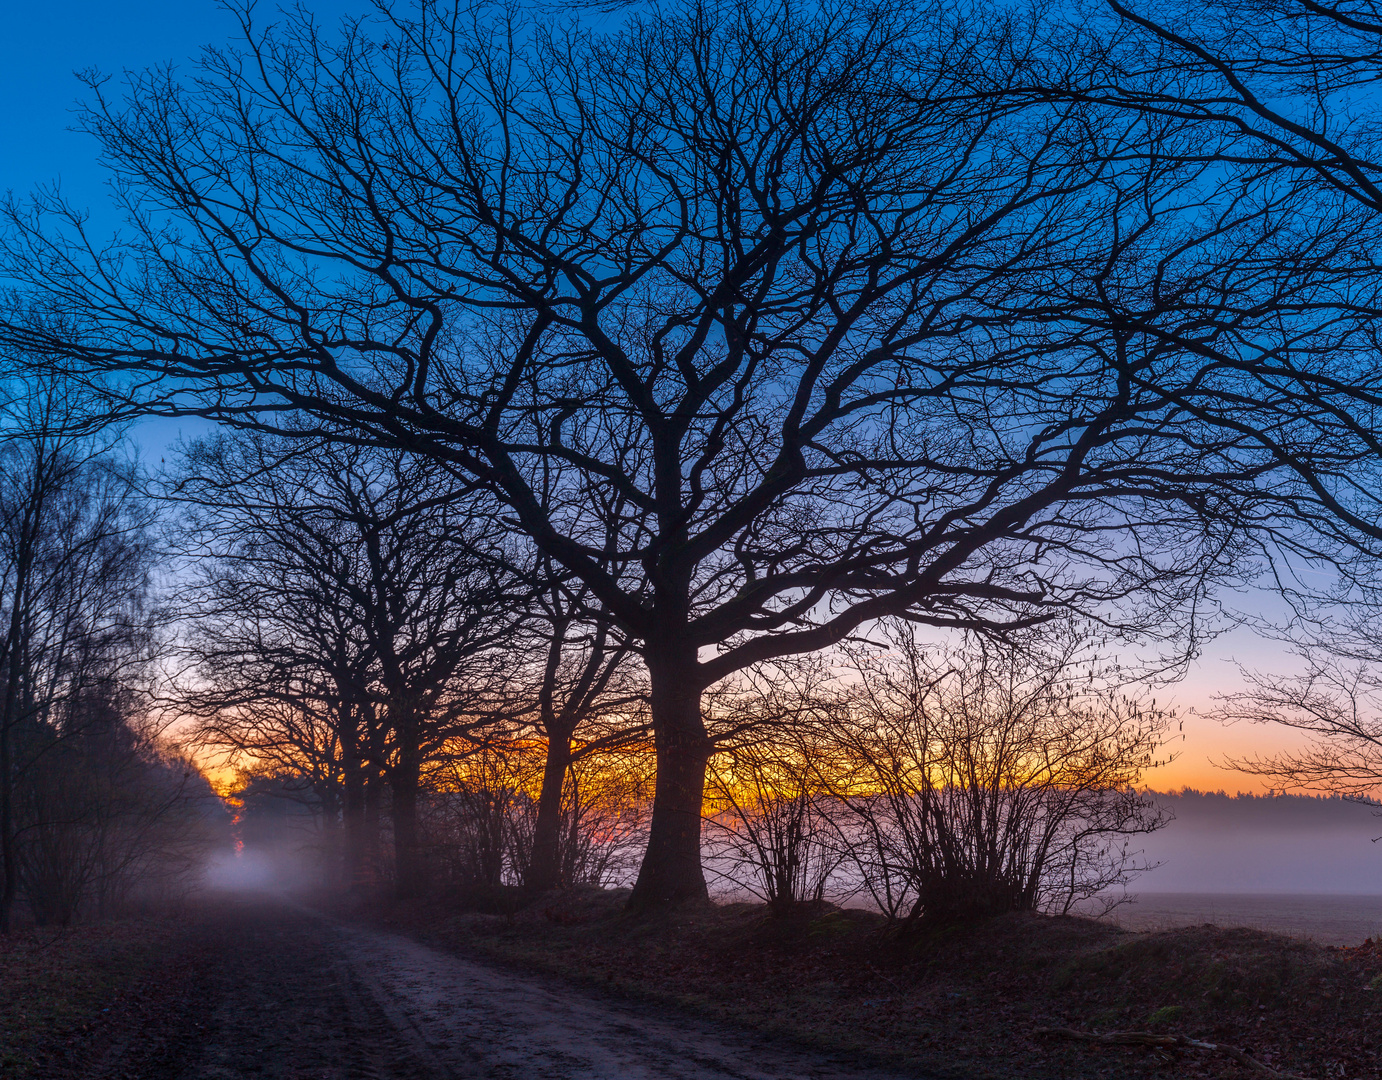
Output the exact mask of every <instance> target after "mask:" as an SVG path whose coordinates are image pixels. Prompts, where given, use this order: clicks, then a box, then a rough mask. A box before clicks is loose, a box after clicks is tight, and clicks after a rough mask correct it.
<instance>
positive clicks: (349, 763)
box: [341, 730, 365, 890]
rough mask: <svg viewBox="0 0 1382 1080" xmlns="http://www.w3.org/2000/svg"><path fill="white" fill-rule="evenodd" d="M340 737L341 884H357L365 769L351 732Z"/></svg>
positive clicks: (361, 856)
mask: <svg viewBox="0 0 1382 1080" xmlns="http://www.w3.org/2000/svg"><path fill="white" fill-rule="evenodd" d="M342 734H343V736H344V737H343V738H342V740H341V781H342V785H341V786H342V788H343V791H342V792H341V829H342V832H343V833H344V836H345V851H344V858H343V860H342V865H341V879H342V881H341V884H342V885H343V886H344V887H345V888H346V889H351V890H353V889H355V888H357V887H358V885H359V883H360V881H361V879H362V877H363V875H362V870H363V869H364V864H365V769H364V762H363V761H362V760H361V755H360V746H359V742H358V741H357V739H356V735H355V732H354V731H349V730H347V731H344V732H342Z"/></svg>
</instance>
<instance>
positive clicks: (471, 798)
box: [429, 739, 652, 888]
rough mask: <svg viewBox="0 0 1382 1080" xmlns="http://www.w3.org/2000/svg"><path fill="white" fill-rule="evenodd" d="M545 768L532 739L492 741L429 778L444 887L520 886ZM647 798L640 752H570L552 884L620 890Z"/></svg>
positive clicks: (432, 828)
mask: <svg viewBox="0 0 1382 1080" xmlns="http://www.w3.org/2000/svg"><path fill="white" fill-rule="evenodd" d="M546 764H547V748H546V746H544V745H543V743H542V742H541V741H540V740H533V739H510V740H502V741H501V740H495V741H493V742H490V743H488V744H486V745H483V746H480V747H472V748H469V749H468V750H466V751H464V752H462V753H461V754H459V755H458V756H456V757H455V758H453V759H451V760H449V761H447V762H445V763H444V764H441V765H439V766H438V768H437V769H436V770H435V771H434V772H433V773H432V774H431V776H430V778H429V784H430V789H431V794H430V796H429V803H430V810H431V813H430V819H429V841H430V843H429V847H430V849H431V850H432V851H433V852H434V853H435V855H436V858H437V860H438V862H439V863H440V864H442V866H443V867H444V869H445V876H446V878H447V879H448V880H449V882H450V883H451V884H452V885H454V886H459V887H462V888H465V887H473V886H480V887H484V888H494V887H497V886H501V885H528V884H530V880H529V878H530V869H531V866H532V854H533V845H534V841H535V838H536V836H537V830H538V818H539V798H540V792H541V788H542V782H543V775H544V772H545V767H546ZM651 799H652V761H651V755H650V754H649V753H648V752H647V749H646V747H640V746H636V745H629V744H627V743H618V744H616V745H613V746H609V745H601V744H599V743H595V742H592V743H590V744H578V745H577V746H576V747H575V752H574V754H573V755H572V760H571V761H570V763H569V764H568V766H567V770H566V776H565V778H564V781H563V783H562V787H561V806H560V814H559V818H558V822H557V825H558V827H557V847H556V853H557V871H558V874H559V877H558V882H559V884H561V885H563V886H567V887H570V886H573V885H598V886H603V887H609V886H615V885H625V884H628V882H629V881H630V880H632V876H633V873H634V872H635V871H636V870H637V867H638V860H639V859H640V858H641V857H642V854H643V847H644V845H645V843H646V840H647V824H648V815H649V811H650V807H651Z"/></svg>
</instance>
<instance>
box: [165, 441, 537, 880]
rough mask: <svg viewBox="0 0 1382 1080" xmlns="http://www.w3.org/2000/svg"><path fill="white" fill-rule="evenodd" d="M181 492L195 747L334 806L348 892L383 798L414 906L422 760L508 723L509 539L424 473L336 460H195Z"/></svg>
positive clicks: (331, 453) (225, 454)
mask: <svg viewBox="0 0 1382 1080" xmlns="http://www.w3.org/2000/svg"><path fill="white" fill-rule="evenodd" d="M177 493H178V497H179V498H181V499H183V500H184V501H185V502H186V503H188V504H189V505H194V506H195V507H196V509H195V513H194V514H193V515H192V518H191V520H192V522H193V523H194V526H195V536H196V541H197V544H196V547H195V549H194V553H196V554H200V555H202V556H205V557H206V562H205V564H204V570H205V572H204V573H203V574H202V576H201V577H200V581H199V584H198V585H197V586H196V587H195V588H194V589H192V590H190V591H189V592H188V593H187V594H186V597H185V599H186V600H187V602H188V603H189V605H190V621H191V623H192V627H193V635H192V637H191V638H190V640H189V646H190V651H191V656H192V659H193V661H194V665H195V673H196V675H197V677H198V678H199V679H200V680H203V681H201V682H200V683H198V682H195V681H194V683H193V684H192V685H191V686H189V687H188V688H187V690H186V693H185V695H184V698H185V700H186V702H187V703H189V704H190V705H191V706H192V707H193V708H194V709H195V710H196V711H197V712H199V713H200V714H201V715H202V716H203V717H204V721H203V726H202V732H201V737H202V739H203V740H204V741H207V742H210V743H216V744H219V745H221V746H222V747H224V748H226V749H229V750H230V751H232V752H233V753H235V754H240V755H247V756H250V757H252V758H256V759H258V760H260V761H261V762H264V763H267V764H274V765H282V766H287V767H289V768H293V769H296V770H298V771H299V772H301V773H303V774H305V775H306V776H308V777H310V778H311V779H313V780H314V782H315V790H316V796H317V798H318V799H319V800H321V799H324V800H327V801H328V802H331V803H332V804H333V811H334V802H335V800H336V799H337V798H338V797H339V798H340V799H341V800H342V801H341V812H342V813H343V814H344V821H345V826H346V833H347V843H348V864H349V867H350V870H349V871H348V872H349V873H350V876H352V877H354V876H355V869H356V868H357V867H358V866H359V864H360V862H361V860H362V859H363V858H364V857H365V854H366V852H367V851H368V849H369V848H370V846H371V838H370V837H369V835H368V831H369V830H368V828H367V822H366V820H365V819H366V817H367V816H368V814H367V811H368V809H369V807H368V805H367V803H368V800H369V798H370V797H371V795H373V796H375V797H377V795H378V786H377V783H376V784H375V787H374V790H373V791H371V790H370V788H371V783H372V782H374V781H377V780H380V779H383V780H385V781H387V784H388V790H389V794H390V816H391V822H392V826H393V837H394V849H395V869H396V874H397V878H398V885H399V888H400V890H401V891H402V892H405V893H407V892H411V891H413V890H415V889H416V888H418V886H419V884H420V882H421V879H422V866H421V862H420V860H421V839H420V836H419V832H418V806H417V800H418V793H419V788H420V784H421V780H422V774H423V771H424V768H425V766H426V763H427V761H428V760H429V759H430V758H431V757H432V756H434V755H436V754H438V753H439V752H441V750H442V748H443V747H444V746H445V745H446V744H447V743H448V741H450V740H452V739H455V738H457V737H458V736H460V735H462V734H464V733H465V732H467V731H469V730H472V729H475V728H479V727H483V726H485V725H487V724H489V723H491V722H493V720H494V719H495V717H496V714H497V713H500V712H502V711H503V710H504V709H505V708H506V707H507V706H506V704H505V701H504V698H503V695H502V694H501V693H500V692H499V691H500V688H501V686H502V683H503V681H504V680H503V674H502V664H501V659H500V656H499V654H498V653H497V652H496V649H497V648H498V646H500V645H501V644H503V643H505V642H506V641H507V637H508V635H509V633H510V632H511V631H512V629H513V627H514V625H515V623H516V617H515V616H514V615H513V614H512V613H511V611H510V609H515V608H516V609H518V610H521V603H518V602H516V601H515V599H514V597H512V596H509V595H507V594H506V593H505V591H504V589H505V586H504V583H503V569H502V568H503V565H504V560H502V559H499V558H488V557H487V556H486V550H487V548H489V547H491V546H492V545H494V544H495V543H497V542H498V541H497V540H496V537H498V540H502V538H503V534H502V530H497V529H496V526H495V523H494V522H493V520H492V518H491V517H490V516H489V515H487V514H486V513H484V512H483V510H477V508H476V506H475V505H474V503H473V502H469V501H467V500H466V499H464V498H463V497H462V495H461V494H460V493H458V492H457V491H456V490H455V488H454V487H453V486H451V485H450V484H449V482H448V478H447V476H446V475H445V473H443V472H441V471H439V470H438V469H436V468H435V466H432V465H429V464H428V463H427V462H426V461H425V460H416V459H411V458H409V457H408V456H406V455H403V454H399V453H397V452H384V451H377V450H365V449H362V448H359V447H351V446H349V445H345V444H339V443H307V442H296V441H293V440H287V441H285V440H282V439H274V438H270V437H268V436H263V435H254V434H242V435H240V436H238V437H236V438H228V437H223V438H219V439H215V440H211V441H207V442H204V443H200V444H197V445H195V446H193V447H191V448H190V449H189V452H188V454H187V461H186V468H185V470H184V473H183V475H182V476H181V478H180V479H179V481H178V484H177ZM331 817H332V818H333V820H334V817H335V814H334V812H333V813H332V815H331Z"/></svg>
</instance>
